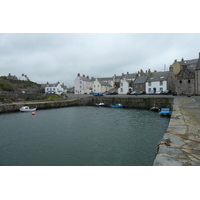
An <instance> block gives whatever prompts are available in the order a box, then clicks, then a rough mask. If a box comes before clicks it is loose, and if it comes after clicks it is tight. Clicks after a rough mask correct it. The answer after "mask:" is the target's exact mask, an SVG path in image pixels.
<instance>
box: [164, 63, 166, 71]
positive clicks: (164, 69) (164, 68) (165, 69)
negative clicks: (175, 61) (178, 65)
mask: <svg viewBox="0 0 200 200" xmlns="http://www.w3.org/2000/svg"><path fill="white" fill-rule="evenodd" d="M165 71H166V65H165V64H164V72H165Z"/></svg>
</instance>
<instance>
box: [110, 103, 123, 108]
mask: <svg viewBox="0 0 200 200" xmlns="http://www.w3.org/2000/svg"><path fill="white" fill-rule="evenodd" d="M110 107H111V108H123V107H124V106H123V105H122V104H120V103H118V104H115V105H112V104H111V105H110Z"/></svg>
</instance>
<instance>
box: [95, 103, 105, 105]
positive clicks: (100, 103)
mask: <svg viewBox="0 0 200 200" xmlns="http://www.w3.org/2000/svg"><path fill="white" fill-rule="evenodd" d="M96 106H105V104H104V103H96Z"/></svg>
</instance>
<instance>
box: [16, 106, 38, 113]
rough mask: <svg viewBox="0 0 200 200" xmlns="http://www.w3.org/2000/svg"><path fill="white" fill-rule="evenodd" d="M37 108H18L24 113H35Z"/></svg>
mask: <svg viewBox="0 0 200 200" xmlns="http://www.w3.org/2000/svg"><path fill="white" fill-rule="evenodd" d="M36 109H37V108H29V106H23V107H21V108H20V111H21V112H26V111H35V110H36Z"/></svg>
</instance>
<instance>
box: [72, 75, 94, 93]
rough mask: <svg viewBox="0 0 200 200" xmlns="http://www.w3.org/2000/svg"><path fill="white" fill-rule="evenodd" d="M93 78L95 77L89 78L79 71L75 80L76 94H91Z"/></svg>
mask: <svg viewBox="0 0 200 200" xmlns="http://www.w3.org/2000/svg"><path fill="white" fill-rule="evenodd" d="M93 80H94V79H93V78H91V79H89V77H88V76H87V77H85V75H83V76H80V74H79V73H78V75H77V77H76V79H75V80H74V94H89V93H90V92H91V90H92V81H93Z"/></svg>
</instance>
